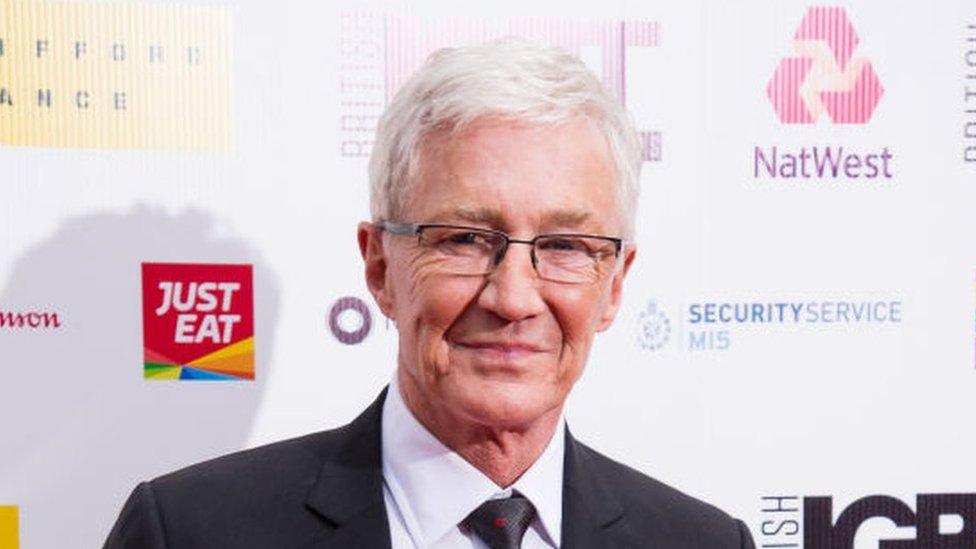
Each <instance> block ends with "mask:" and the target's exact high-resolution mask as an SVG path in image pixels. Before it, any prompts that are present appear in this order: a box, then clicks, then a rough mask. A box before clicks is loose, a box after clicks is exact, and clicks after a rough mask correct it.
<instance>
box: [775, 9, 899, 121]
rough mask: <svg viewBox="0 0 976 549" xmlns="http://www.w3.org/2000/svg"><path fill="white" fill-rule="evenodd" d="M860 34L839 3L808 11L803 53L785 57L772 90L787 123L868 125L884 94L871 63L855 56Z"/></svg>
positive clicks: (800, 37) (796, 43)
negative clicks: (827, 119)
mask: <svg viewBox="0 0 976 549" xmlns="http://www.w3.org/2000/svg"><path fill="white" fill-rule="evenodd" d="M858 41H859V38H858V36H857V32H856V31H855V30H854V26H853V25H851V22H850V20H849V19H848V18H847V12H846V11H845V10H844V8H839V7H812V8H809V9H808V10H807V13H806V15H804V17H803V20H802V21H801V22H800V26H799V28H797V29H796V33H795V34H794V35H793V47H794V49H795V50H796V53H797V57H787V58H784V59H781V60H780V62H779V66H777V67H776V70H775V71H774V72H773V76H772V78H771V79H770V80H769V84H767V85H766V95H767V96H768V97H769V100H770V102H771V103H772V105H773V109H774V110H775V111H776V116H778V117H779V119H780V121H782V122H783V123H784V124H812V123H814V122H816V121H817V119H818V118H820V115H821V114H822V113H823V112H826V113H827V115H828V116H829V117H830V119H831V120H832V121H833V122H834V123H835V124H864V123H865V122H867V121H868V120H870V119H871V115H872V114H873V113H874V109H875V107H877V105H878V100H880V99H881V95H882V94H883V93H884V89H883V88H882V87H881V82H880V81H879V80H878V75H877V74H876V73H875V72H874V67H873V66H872V65H871V62H870V61H868V60H867V59H864V58H859V57H854V56H853V54H854V49H855V48H856V47H857V44H858Z"/></svg>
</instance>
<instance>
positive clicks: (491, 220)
mask: <svg viewBox="0 0 976 549" xmlns="http://www.w3.org/2000/svg"><path fill="white" fill-rule="evenodd" d="M592 217H593V216H592V215H591V214H590V212H588V211H586V210H581V209H572V210H550V211H548V212H546V213H544V214H543V215H542V222H543V224H544V225H558V226H563V227H579V226H581V225H583V224H584V223H585V222H586V221H589V220H590V219H591V218H592ZM431 220H432V221H435V222H444V221H453V220H460V221H467V222H469V223H483V224H487V225H491V226H494V227H501V226H503V225H504V216H502V214H501V212H499V211H498V210H495V209H492V208H467V207H458V208H452V209H449V210H442V211H440V212H438V213H437V214H436V215H434V216H433V217H432V218H431Z"/></svg>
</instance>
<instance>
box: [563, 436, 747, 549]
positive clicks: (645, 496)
mask: <svg viewBox="0 0 976 549" xmlns="http://www.w3.org/2000/svg"><path fill="white" fill-rule="evenodd" d="M578 450H579V452H580V453H581V456H583V457H584V459H586V460H587V461H588V462H589V465H590V466H591V467H593V469H594V470H595V471H598V474H599V476H600V478H601V479H602V480H603V481H604V482H605V483H606V487H607V489H608V490H609V491H610V492H611V493H613V494H615V495H616V497H617V498H618V500H619V501H620V504H621V506H622V507H623V508H624V520H625V521H626V523H627V527H628V528H629V529H630V530H631V531H632V534H633V535H635V536H636V537H637V538H638V539H642V540H646V541H650V540H658V543H659V544H660V543H663V545H661V546H662V547H664V546H666V547H689V548H691V547H695V548H726V547H727V548H740V547H753V541H752V537H751V535H750V534H749V531H748V529H747V528H746V526H745V525H744V524H743V523H742V522H741V521H739V520H737V519H735V518H733V517H731V516H730V515H729V514H727V513H726V512H724V511H722V510H721V509H719V508H718V507H715V506H714V505H711V504H709V503H706V502H704V501H701V500H699V499H697V498H694V497H692V496H690V495H688V494H685V493H684V492H682V491H680V490H678V489H676V488H673V487H671V486H669V485H667V484H665V483H663V482H661V481H659V480H657V479H654V478H652V477H650V476H648V475H645V474H644V473H641V472H640V471H637V470H636V469H633V468H631V467H628V466H627V465H624V464H623V463H620V462H618V461H615V460H613V459H611V458H609V457H607V456H605V455H603V454H601V453H600V452H597V451H596V450H594V449H592V448H590V447H589V446H586V445H584V444H579V447H578ZM652 546H657V545H653V544H652Z"/></svg>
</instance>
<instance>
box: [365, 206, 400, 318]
mask: <svg viewBox="0 0 976 549" xmlns="http://www.w3.org/2000/svg"><path fill="white" fill-rule="evenodd" d="M356 237H357V239H358V241H359V253H360V254H362V256H363V263H364V274H365V276H366V286H368V287H369V292H370V293H371V294H373V299H375V300H376V304H377V305H378V306H379V308H380V311H382V312H383V314H384V315H386V316H387V318H394V317H393V303H394V300H393V288H392V285H391V284H390V283H389V280H388V279H387V276H386V275H387V266H388V265H389V264H388V262H387V259H386V255H385V253H384V250H383V231H382V230H381V229H380V228H379V227H378V226H376V225H374V224H373V223H370V222H368V221H363V222H361V223H360V224H359V227H358V228H357V230H356Z"/></svg>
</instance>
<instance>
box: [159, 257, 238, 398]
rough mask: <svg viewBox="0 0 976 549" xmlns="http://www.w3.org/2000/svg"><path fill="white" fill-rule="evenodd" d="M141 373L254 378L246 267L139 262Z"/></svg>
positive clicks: (165, 376)
mask: <svg viewBox="0 0 976 549" xmlns="http://www.w3.org/2000/svg"><path fill="white" fill-rule="evenodd" d="M142 326H143V342H144V346H145V359H144V371H143V372H144V376H145V378H146V379H152V380H167V379H169V380H172V379H182V380H239V379H254V291H253V283H252V269H251V266H250V265H207V264H193V263H143V264H142Z"/></svg>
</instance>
